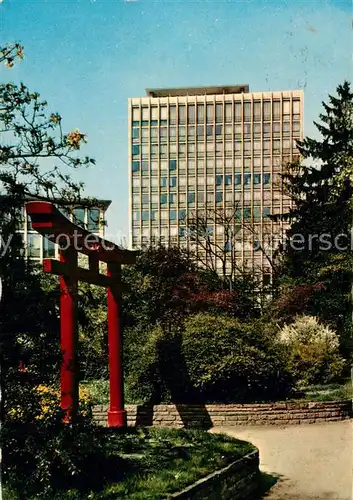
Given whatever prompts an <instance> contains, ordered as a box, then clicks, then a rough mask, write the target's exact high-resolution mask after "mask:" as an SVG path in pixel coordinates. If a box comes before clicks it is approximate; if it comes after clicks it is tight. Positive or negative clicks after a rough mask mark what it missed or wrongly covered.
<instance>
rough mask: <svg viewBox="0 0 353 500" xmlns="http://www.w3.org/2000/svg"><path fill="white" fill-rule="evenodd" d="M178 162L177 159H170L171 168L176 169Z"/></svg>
mask: <svg viewBox="0 0 353 500" xmlns="http://www.w3.org/2000/svg"><path fill="white" fill-rule="evenodd" d="M176 168H177V162H176V160H169V170H176Z"/></svg>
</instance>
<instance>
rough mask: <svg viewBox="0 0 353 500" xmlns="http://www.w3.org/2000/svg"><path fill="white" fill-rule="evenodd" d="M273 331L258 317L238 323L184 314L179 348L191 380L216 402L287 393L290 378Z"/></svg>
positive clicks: (213, 317) (205, 396) (279, 395)
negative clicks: (254, 320)
mask: <svg viewBox="0 0 353 500" xmlns="http://www.w3.org/2000/svg"><path fill="white" fill-rule="evenodd" d="M273 336H274V332H273V329H272V327H271V326H270V325H264V324H262V323H260V322H255V323H238V322H237V321H235V320H233V319H230V318H226V317H224V318H220V317H218V316H213V315H209V314H199V315H196V316H193V317H190V318H188V320H187V321H186V323H185V331H184V332H183V337H182V344H181V350H182V356H183V358H184V360H185V364H186V366H187V370H188V375H189V377H190V380H191V383H192V385H193V386H194V387H196V388H197V389H198V390H199V391H200V393H201V394H202V395H203V398H206V399H207V400H214V401H216V400H221V401H227V400H228V401H242V400H243V401H244V400H248V401H249V400H250V401H252V400H267V399H272V398H273V399H279V398H280V397H281V396H282V397H283V396H284V395H288V394H289V393H290V388H291V378H290V375H289V373H288V372H287V371H286V370H285V362H284V361H285V360H284V356H283V354H284V353H283V350H282V349H281V346H280V345H277V344H276V342H275V341H274V340H273Z"/></svg>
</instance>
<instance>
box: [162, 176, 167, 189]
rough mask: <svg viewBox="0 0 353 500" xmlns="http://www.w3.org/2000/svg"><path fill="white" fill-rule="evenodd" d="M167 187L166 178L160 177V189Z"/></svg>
mask: <svg viewBox="0 0 353 500" xmlns="http://www.w3.org/2000/svg"><path fill="white" fill-rule="evenodd" d="M167 186H168V178H167V177H161V187H162V188H163V187H167Z"/></svg>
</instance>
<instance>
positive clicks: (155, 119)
mask: <svg viewBox="0 0 353 500" xmlns="http://www.w3.org/2000/svg"><path fill="white" fill-rule="evenodd" d="M153 122H154V123H155V124H156V125H157V124H158V108H157V106H152V107H151V125H152V123H153ZM154 123H153V124H154Z"/></svg>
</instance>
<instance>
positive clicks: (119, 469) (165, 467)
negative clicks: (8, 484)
mask: <svg viewBox="0 0 353 500" xmlns="http://www.w3.org/2000/svg"><path fill="white" fill-rule="evenodd" d="M99 432H101V439H103V440H104V450H105V455H106V457H105V458H106V463H105V465H104V467H100V466H99V464H98V463H96V464H94V467H95V469H94V470H95V471H96V475H97V476H99V479H101V480H102V479H104V481H101V484H100V485H99V486H98V485H96V486H95V487H94V488H93V487H92V485H91V489H85V491H83V490H79V489H71V490H66V491H58V492H57V493H56V494H54V495H50V498H51V499H52V500H64V499H65V500H83V499H85V500H91V499H93V500H113V499H114V500H116V499H117V498H119V499H126V500H161V499H163V498H165V497H166V496H167V495H168V494H170V493H172V492H175V491H178V490H181V489H183V488H184V487H186V486H187V485H190V484H192V483H193V482H195V481H196V480H198V479H200V478H202V477H204V476H206V475H207V474H209V473H211V472H213V471H215V470H217V469H220V468H222V467H225V466H226V465H227V464H229V463H231V462H232V461H234V460H236V459H237V458H239V457H241V456H244V455H246V454H247V453H249V452H251V451H253V450H254V449H255V448H254V447H253V446H252V445H251V444H250V443H247V442H244V441H239V440H236V439H233V438H230V437H227V436H224V435H219V434H210V433H208V432H206V431H201V430H178V429H157V428H148V429H127V430H124V431H123V432H122V431H116V430H111V429H101V430H100V431H99ZM92 460H93V461H94V460H95V457H92ZM3 498H4V500H18V499H19V498H20V497H18V496H16V494H14V493H10V492H7V494H5V495H4V497H3ZM34 498H37V496H36V497H29V498H28V500H34ZM41 498H42V497H41Z"/></svg>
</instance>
